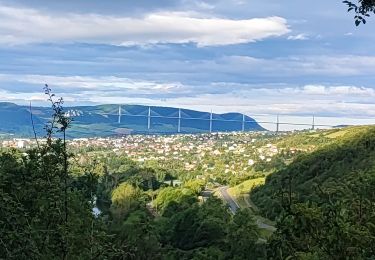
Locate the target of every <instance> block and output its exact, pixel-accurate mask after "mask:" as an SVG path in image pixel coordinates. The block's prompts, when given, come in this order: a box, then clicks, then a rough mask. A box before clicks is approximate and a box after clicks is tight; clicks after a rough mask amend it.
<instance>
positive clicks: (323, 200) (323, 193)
mask: <svg viewBox="0 0 375 260" xmlns="http://www.w3.org/2000/svg"><path fill="white" fill-rule="evenodd" d="M251 196H252V199H253V200H254V202H255V203H256V204H257V205H258V207H259V208H260V210H261V212H262V213H263V214H264V215H265V216H268V217H270V218H272V219H276V220H277V225H276V228H277V231H276V232H275V233H274V234H273V235H272V237H271V239H270V240H269V241H268V249H267V250H268V253H267V258H268V259H374V257H375V249H374V246H373V245H374V243H375V220H374V219H375V127H361V128H350V129H348V130H347V133H346V134H345V135H343V136H340V137H339V138H337V140H336V141H335V142H334V143H332V144H330V145H327V146H324V147H323V148H321V149H319V150H316V151H315V152H313V153H311V154H307V155H303V156H301V157H300V158H298V159H297V160H295V161H294V162H293V163H292V164H290V165H289V166H287V167H286V168H284V169H282V170H280V171H278V172H276V173H274V174H272V175H270V176H268V178H267V180H266V184H265V185H264V186H261V187H258V188H256V189H254V190H253V191H252V194H251Z"/></svg>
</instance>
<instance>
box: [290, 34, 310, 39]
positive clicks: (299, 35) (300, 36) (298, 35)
mask: <svg viewBox="0 0 375 260" xmlns="http://www.w3.org/2000/svg"><path fill="white" fill-rule="evenodd" d="M308 39H309V36H308V35H307V34H305V33H300V34H297V35H290V36H288V40H293V41H304V40H308Z"/></svg>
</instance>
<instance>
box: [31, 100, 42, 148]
mask: <svg viewBox="0 0 375 260" xmlns="http://www.w3.org/2000/svg"><path fill="white" fill-rule="evenodd" d="M30 120H31V125H32V126H33V132H34V139H35V141H36V145H37V146H38V150H40V147H39V141H38V137H37V135H36V131H35V124H34V118H33V110H32V107H31V101H30Z"/></svg>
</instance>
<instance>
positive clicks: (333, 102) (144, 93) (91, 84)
mask: <svg viewBox="0 0 375 260" xmlns="http://www.w3.org/2000/svg"><path fill="white" fill-rule="evenodd" d="M46 82H47V83H51V87H52V88H53V89H54V90H57V91H56V94H57V95H58V96H63V97H64V100H66V101H67V102H68V103H69V104H74V105H82V104H90V103H91V104H92V103H96V104H98V103H112V104H113V103H115V104H116V103H122V104H124V103H131V104H145V105H162V106H175V107H184V108H192V109H203V110H206V111H207V110H209V109H210V108H212V109H214V111H216V112H230V111H239V112H246V113H249V114H272V115H275V114H294V115H301V114H303V115H311V114H315V115H317V116H322V115H334V116H342V117H375V102H374V97H375V89H374V88H371V87H360V86H344V85H337V86H335V85H312V84H311V85H305V86H290V85H287V84H275V85H264V86H262V85H259V84H258V85H249V84H239V83H228V82H218V83H211V84H208V85H206V86H205V87H201V86H194V85H188V84H182V83H178V82H177V83H175V82H153V81H146V80H134V79H129V78H121V77H109V76H108V77H81V76H74V77H73V76H69V77H62V76H43V75H9V74H8V75H7V74H0V100H8V101H14V102H21V101H22V100H23V101H25V100H33V101H35V102H37V101H40V100H45V97H44V96H43V93H41V87H42V86H43V84H44V83H46ZM7 85H14V86H19V85H22V86H23V88H22V90H17V89H12V90H10V91H9V90H8V91H6V90H1V89H2V86H3V88H4V87H6V86H7ZM15 88H17V87H15ZM4 89H5V88H4ZM374 123H375V120H374Z"/></svg>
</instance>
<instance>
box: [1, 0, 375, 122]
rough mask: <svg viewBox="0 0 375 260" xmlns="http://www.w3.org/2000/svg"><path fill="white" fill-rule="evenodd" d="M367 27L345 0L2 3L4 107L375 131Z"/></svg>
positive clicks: (374, 64)
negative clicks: (120, 110)
mask: <svg viewBox="0 0 375 260" xmlns="http://www.w3.org/2000/svg"><path fill="white" fill-rule="evenodd" d="M374 27H375V18H369V19H368V23H367V24H366V25H361V26H359V27H356V26H355V25H354V19H353V14H350V13H347V7H346V6H345V5H344V4H343V3H342V1H341V0H330V1H327V0H316V1H301V0H284V1H280V0H267V1H264V0H159V1H154V0H137V1H133V0H107V1H102V0H90V1H88V0H64V1H61V0H50V1H45V0H6V1H5V0H0V59H1V62H0V101H9V102H14V103H18V104H27V103H28V102H29V101H32V102H33V104H35V105H46V103H45V100H46V97H45V96H44V94H43V90H42V88H43V85H44V84H49V85H50V87H51V88H52V89H53V91H54V92H55V93H56V94H57V95H59V96H62V97H63V98H64V100H65V101H66V104H68V105H88V104H93V105H94V104H104V103H110V104H145V105H161V106H174V107H182V108H191V109H199V110H204V111H210V110H213V111H214V112H230V111H234V112H242V113H246V114H248V115H253V116H263V115H264V116H268V117H269V116H274V115H277V114H279V115H281V116H283V115H284V116H285V117H286V115H288V116H303V117H305V116H306V117H307V116H309V117H310V116H312V115H315V116H317V117H322V118H336V119H337V118H348V119H350V122H360V120H366V122H370V123H371V122H374V123H375V121H373V120H374V118H375V85H374V84H375V74H374V72H375V54H374V53H375V52H374V51H375V44H374V42H375V34H373V30H374ZM309 120H310V119H309ZM327 120H328V121H329V119H327ZM356 120H357V121H356ZM337 122H343V121H340V120H339V121H337ZM346 122H347V121H346Z"/></svg>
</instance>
